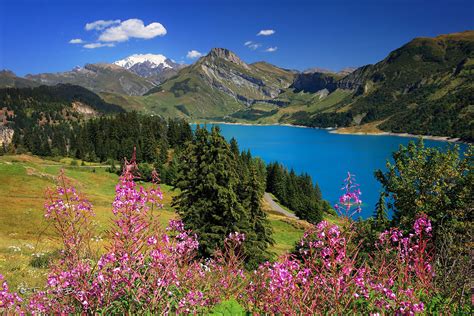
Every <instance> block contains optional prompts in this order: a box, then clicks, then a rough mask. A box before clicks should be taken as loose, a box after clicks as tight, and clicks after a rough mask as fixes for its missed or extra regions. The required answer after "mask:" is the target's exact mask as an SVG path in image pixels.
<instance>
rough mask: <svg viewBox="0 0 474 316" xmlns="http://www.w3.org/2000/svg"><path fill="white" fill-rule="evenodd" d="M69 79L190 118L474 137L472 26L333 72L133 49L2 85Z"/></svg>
mask: <svg viewBox="0 0 474 316" xmlns="http://www.w3.org/2000/svg"><path fill="white" fill-rule="evenodd" d="M58 83H69V84H75V85H79V86H83V87H85V88H88V89H90V90H92V91H94V92H96V93H98V94H99V95H100V96H101V97H102V98H103V99H104V100H105V101H106V102H108V103H111V104H118V105H120V106H122V107H123V108H124V109H126V110H137V111H142V112H145V113H151V114H159V115H163V116H166V117H183V118H186V119H188V120H191V121H198V120H219V121H229V122H251V123H256V124H260V123H291V124H301V125H307V126H317V127H349V129H346V130H348V131H351V132H358V131H359V132H366V131H380V130H383V131H391V132H408V133H414V134H426V135H442V136H451V137H459V138H463V139H466V140H472V139H474V135H473V133H474V126H473V121H474V116H473V115H474V110H473V106H474V31H466V32H461V33H453V34H446V35H440V36H437V37H434V38H415V39H413V40H412V41H410V42H409V43H407V44H405V45H403V46H402V47H400V48H398V49H396V50H394V51H393V52H391V53H390V54H389V55H388V56H387V57H386V58H385V59H383V60H382V61H380V62H378V63H376V64H373V65H366V66H363V67H359V68H357V69H353V68H348V69H344V70H341V71H339V72H333V71H329V70H325V69H321V68H312V69H308V70H306V71H304V72H297V71H294V70H289V69H283V68H280V67H277V66H274V65H271V64H269V63H266V62H256V63H252V64H248V63H246V62H244V61H243V60H241V59H240V58H239V57H238V56H237V55H236V54H234V53H233V52H231V51H230V50H227V49H224V48H214V49H212V50H211V51H210V52H209V53H208V54H207V55H206V56H203V57H201V58H200V59H199V60H198V61H196V62H195V63H194V64H192V65H183V64H178V63H176V62H174V61H172V60H171V59H169V58H167V57H165V56H163V55H153V54H141V55H139V54H136V55H132V56H129V57H127V58H125V59H122V60H118V61H116V62H114V63H113V64H106V63H103V64H87V65H85V66H84V67H78V68H75V69H73V70H71V71H68V72H62V73H46V74H37V75H27V76H25V78H19V77H16V76H15V75H14V74H13V73H11V72H7V71H3V72H0V87H1V86H3V87H35V86H38V85H39V84H46V85H55V84H58Z"/></svg>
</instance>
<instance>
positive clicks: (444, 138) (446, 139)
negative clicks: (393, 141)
mask: <svg viewBox="0 0 474 316" xmlns="http://www.w3.org/2000/svg"><path fill="white" fill-rule="evenodd" d="M329 133H331V134H338V135H357V136H398V137H408V138H420V137H421V138H423V139H429V140H434V141H441V142H450V143H463V144H469V143H468V142H464V141H462V140H461V139H460V138H455V137H454V138H453V137H447V136H432V135H417V134H410V133H392V132H341V131H339V130H337V129H333V130H331V131H330V132H329Z"/></svg>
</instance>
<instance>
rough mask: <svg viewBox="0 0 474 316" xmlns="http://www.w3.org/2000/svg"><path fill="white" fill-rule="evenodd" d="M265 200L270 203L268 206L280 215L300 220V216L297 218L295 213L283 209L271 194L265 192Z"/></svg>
mask: <svg viewBox="0 0 474 316" xmlns="http://www.w3.org/2000/svg"><path fill="white" fill-rule="evenodd" d="M263 198H264V199H265V201H267V202H268V204H269V205H270V207H271V208H272V210H273V211H275V212H277V213H280V214H282V215H285V216H287V217H290V218H294V219H299V218H298V216H296V215H295V214H293V213H290V212H288V211H287V210H285V209H284V208H282V207H281V206H280V205H279V204H278V203H277V202H275V201H274V200H273V198H272V196H271V195H270V193H268V192H265V194H264V195H263Z"/></svg>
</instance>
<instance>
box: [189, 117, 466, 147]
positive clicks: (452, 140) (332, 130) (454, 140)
mask: <svg viewBox="0 0 474 316" xmlns="http://www.w3.org/2000/svg"><path fill="white" fill-rule="evenodd" d="M191 124H224V125H238V126H288V127H298V128H312V129H320V130H327V131H329V133H330V134H337V135H356V136H398V137H405V138H420V137H421V138H423V139H427V140H434V141H440V142H449V143H459V144H471V143H469V142H466V141H462V140H461V139H460V138H456V137H448V136H433V135H417V134H410V133H393V132H383V131H380V132H345V131H340V129H337V128H335V127H327V128H324V127H311V126H305V125H295V124H289V123H284V124H279V123H270V124H255V123H237V122H221V121H209V122H200V123H196V122H193V123H191Z"/></svg>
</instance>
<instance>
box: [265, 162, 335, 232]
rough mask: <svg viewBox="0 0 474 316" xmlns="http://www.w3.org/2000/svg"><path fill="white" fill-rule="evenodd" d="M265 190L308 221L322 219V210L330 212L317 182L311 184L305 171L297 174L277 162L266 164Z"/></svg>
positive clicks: (316, 221)
mask: <svg viewBox="0 0 474 316" xmlns="http://www.w3.org/2000/svg"><path fill="white" fill-rule="evenodd" d="M266 189H267V192H270V193H272V194H273V195H274V196H275V197H276V198H277V199H278V201H279V202H280V203H281V204H282V205H284V206H286V207H288V208H289V209H290V210H292V211H294V212H295V215H296V216H298V217H299V218H301V219H304V220H307V221H308V222H310V223H318V222H320V221H321V220H322V217H323V213H324V212H330V211H331V206H330V205H329V203H328V202H327V201H326V200H323V198H322V195H321V190H320V189H319V186H318V184H313V180H312V179H311V176H310V175H309V174H307V173H302V174H300V175H297V174H296V172H295V171H294V170H293V169H291V170H290V171H288V169H287V168H285V167H284V166H283V165H281V164H280V163H278V162H273V163H270V164H268V165H267V188H266Z"/></svg>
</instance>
